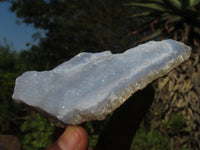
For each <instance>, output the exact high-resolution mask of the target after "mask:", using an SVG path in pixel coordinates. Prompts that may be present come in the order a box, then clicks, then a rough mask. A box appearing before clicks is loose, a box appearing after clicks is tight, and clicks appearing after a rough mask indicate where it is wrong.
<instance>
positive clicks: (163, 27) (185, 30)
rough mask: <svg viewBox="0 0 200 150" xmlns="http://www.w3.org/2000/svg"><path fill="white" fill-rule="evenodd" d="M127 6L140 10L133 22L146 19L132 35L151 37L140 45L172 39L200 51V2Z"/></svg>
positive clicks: (152, 0)
mask: <svg viewBox="0 0 200 150" xmlns="http://www.w3.org/2000/svg"><path fill="white" fill-rule="evenodd" d="M127 5H131V6H135V7H137V8H142V9H140V10H139V11H138V12H137V13H136V14H133V15H132V16H130V17H132V18H146V19H145V21H144V22H143V23H142V24H140V26H138V27H137V29H136V30H135V31H133V32H132V33H133V34H134V35H135V34H138V33H140V34H141V33H144V32H148V31H150V34H148V35H147V36H144V38H142V39H140V40H139V42H145V41H148V40H152V39H156V38H161V39H163V38H172V39H175V40H179V41H182V42H184V43H186V44H190V45H192V46H197V47H199V46H200V45H199V43H200V28H199V24H200V17H199V13H200V1H199V0H138V2H133V3H129V4H127Z"/></svg>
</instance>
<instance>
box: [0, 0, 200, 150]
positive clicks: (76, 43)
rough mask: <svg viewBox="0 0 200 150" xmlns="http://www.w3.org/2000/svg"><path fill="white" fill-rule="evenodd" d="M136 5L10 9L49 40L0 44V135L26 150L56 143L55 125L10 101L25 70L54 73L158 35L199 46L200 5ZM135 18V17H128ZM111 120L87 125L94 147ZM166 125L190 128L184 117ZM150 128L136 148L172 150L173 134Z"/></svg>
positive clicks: (74, 1) (84, 0) (116, 2)
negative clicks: (77, 58)
mask: <svg viewBox="0 0 200 150" xmlns="http://www.w3.org/2000/svg"><path fill="white" fill-rule="evenodd" d="M131 2H133V0H124V1H123V2H122V1H121V0H109V1H107V0H96V1H92V0H79V1H78V0H67V1H61V0H49V1H45V0H36V1H35V0H16V1H13V2H12V7H11V10H12V11H13V12H15V13H16V15H17V17H19V18H21V19H22V23H26V24H32V25H34V27H36V28H41V29H44V30H46V37H44V38H41V37H40V35H39V33H36V34H35V35H33V36H34V38H39V39H40V43H39V44H38V45H33V46H32V47H31V48H30V49H28V50H27V51H20V52H19V53H16V52H14V51H13V50H12V51H11V49H10V46H9V45H6V46H2V45H0V92H1V93H0V134H13V135H17V136H18V137H19V138H20V140H21V142H22V144H23V149H27V150H32V149H34V150H40V149H44V148H45V147H48V146H49V144H50V143H51V139H52V135H53V132H54V126H53V125H52V124H51V123H49V122H48V121H47V120H46V119H44V118H43V117H41V116H40V115H39V114H37V113H34V112H33V111H32V110H30V109H28V108H27V107H26V106H23V105H18V104H15V103H14V102H13V100H12V99H11V95H12V93H13V88H14V81H15V79H16V77H17V76H19V75H20V74H21V73H23V72H24V71H27V70H46V69H51V68H53V67H55V66H56V65H58V64H60V63H62V62H64V61H66V60H68V59H70V58H71V57H73V56H74V55H76V54H77V53H79V52H83V51H90V52H99V51H104V50H111V51H112V52H113V53H119V52H123V51H124V50H125V49H128V48H130V47H132V46H133V45H135V44H136V43H134V41H140V42H144V41H146V40H150V39H155V38H158V37H159V38H175V39H178V40H182V41H185V42H188V43H190V44H193V45H195V46H197V44H198V41H199V37H200V36H199V33H200V32H199V28H198V25H199V24H200V23H199V16H198V15H197V13H199V9H200V8H199V6H200V5H199V4H200V1H194V0H193V1H192V0H190V1H181V0H175V1H171V0H149V1H148V0H146V1H145V0H144V1H141V0H138V1H137V3H136V2H135V3H131ZM123 4H128V5H131V6H133V7H128V6H124V5H123ZM139 7H142V9H141V8H139ZM136 8H137V9H136ZM143 8H145V11H144V9H143ZM130 14H134V15H133V16H131V17H129V18H127V17H126V16H130ZM130 33H131V34H130ZM138 33H140V35H138ZM147 35H148V36H147ZM141 37H144V38H141ZM138 39H140V40H138ZM27 44H29V43H27ZM106 122H107V120H105V121H103V122H102V121H100V122H98V121H97V122H88V123H86V124H85V125H84V126H85V128H86V129H87V131H88V133H89V136H90V137H89V138H90V146H91V147H94V146H95V145H96V143H97V140H98V137H99V134H100V132H101V131H102V130H103V128H104V126H105V125H106ZM163 126H164V127H165V128H166V130H169V131H170V132H172V133H174V132H182V131H186V132H188V131H189V129H187V128H185V120H184V119H183V118H182V117H181V116H179V115H176V116H174V118H172V119H171V120H170V121H169V122H166V121H163ZM149 128H150V129H146V127H145V126H144V124H142V125H141V127H140V129H139V130H138V132H137V134H136V136H135V138H134V140H133V144H132V148H131V149H136V150H137V149H138V150H142V149H152V150H153V149H157V150H159V149H164V150H168V149H170V148H171V146H170V141H169V139H168V137H167V136H169V135H166V136H164V135H162V134H161V133H160V132H159V131H156V130H154V128H153V125H150V127H149Z"/></svg>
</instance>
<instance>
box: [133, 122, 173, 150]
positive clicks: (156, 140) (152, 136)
mask: <svg viewBox="0 0 200 150" xmlns="http://www.w3.org/2000/svg"><path fill="white" fill-rule="evenodd" d="M170 148H171V145H170V141H169V139H168V138H167V137H165V136H164V135H162V134H161V132H159V131H156V130H155V129H154V127H153V124H151V126H150V130H149V131H148V130H147V129H146V128H145V126H144V123H142V124H141V125H140V128H139V129H138V131H137V133H136V135H135V137H134V139H133V142H132V146H131V150H147V149H148V150H170Z"/></svg>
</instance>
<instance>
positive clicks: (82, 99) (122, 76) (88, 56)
mask: <svg viewBox="0 0 200 150" xmlns="http://www.w3.org/2000/svg"><path fill="white" fill-rule="evenodd" d="M190 53H191V48H190V47H188V46H186V45H185V44H183V43H181V42H177V41H174V40H164V41H161V42H155V41H151V42H148V43H146V44H142V45H139V46H137V47H135V48H132V49H129V50H127V51H125V52H124V53H120V54H112V53H111V52H110V51H105V52H101V53H80V54H78V55H77V56H75V57H74V58H72V59H71V60H69V61H67V62H64V63H63V64H61V65H59V66H57V67H56V68H54V69H53V70H51V71H42V72H37V71H28V72H25V73H24V74H22V76H20V77H18V78H17V79H16V84H15V89H14V94H13V99H14V100H17V101H22V102H25V103H26V104H28V105H31V106H33V107H39V108H40V109H42V110H44V111H45V112H47V113H49V114H51V115H53V116H55V117H56V118H57V119H59V120H61V121H62V122H64V123H66V124H73V125H76V124H80V123H82V122H85V121H89V120H101V119H104V118H105V116H106V115H107V114H108V113H110V112H111V111H113V110H114V109H115V108H117V107H118V106H120V105H121V104H122V103H124V101H125V100H127V99H128V98H129V97H130V96H131V95H132V94H133V93H134V92H135V91H137V90H139V89H142V88H144V87H145V86H146V85H147V84H148V83H150V82H152V81H153V80H155V79H157V78H159V77H161V76H163V75H164V74H166V73H167V72H169V71H170V70H172V69H173V68H175V67H176V66H178V65H179V64H180V63H182V62H183V61H185V60H186V59H188V58H189V56H190Z"/></svg>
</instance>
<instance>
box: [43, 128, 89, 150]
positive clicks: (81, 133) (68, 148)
mask: <svg viewBox="0 0 200 150" xmlns="http://www.w3.org/2000/svg"><path fill="white" fill-rule="evenodd" d="M87 149H88V134H87V132H86V131H85V129H84V128H82V127H79V126H68V127H67V128H66V129H65V131H64V133H63V134H62V135H61V136H60V137H59V139H58V140H57V141H56V142H55V143H54V144H53V145H52V146H51V147H50V148H48V149H47V150H87Z"/></svg>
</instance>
